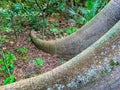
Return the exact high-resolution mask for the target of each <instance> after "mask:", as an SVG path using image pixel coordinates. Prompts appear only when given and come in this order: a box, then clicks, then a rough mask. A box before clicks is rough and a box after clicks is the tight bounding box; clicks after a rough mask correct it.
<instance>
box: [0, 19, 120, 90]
mask: <svg viewBox="0 0 120 90" xmlns="http://www.w3.org/2000/svg"><path fill="white" fill-rule="evenodd" d="M113 46H115V48H113ZM118 54H120V21H119V22H118V23H117V24H116V25H115V26H114V27H113V28H111V29H110V30H109V31H108V32H107V33H106V34H105V35H104V36H102V37H101V38H100V39H99V40H97V41H96V42H95V43H94V44H93V45H91V46H90V47H88V48H87V49H85V50H84V51H83V52H82V53H80V54H78V55H77V56H75V57H74V58H72V59H71V60H69V61H68V62H66V63H65V64H63V65H61V66H58V67H57V68H55V69H53V70H52V71H49V72H46V73H44V74H42V75H39V76H36V77H32V78H29V79H25V80H21V81H18V82H15V83H13V84H9V85H5V86H1V87H0V90H60V89H61V90H80V89H82V86H84V85H85V84H86V83H88V82H90V81H91V80H92V79H94V78H95V77H97V78H98V77H99V75H100V74H101V71H102V70H104V69H105V68H102V67H104V65H107V64H109V63H106V60H107V61H110V60H111V59H112V58H115V57H118V59H119V60H120V55H118Z"/></svg>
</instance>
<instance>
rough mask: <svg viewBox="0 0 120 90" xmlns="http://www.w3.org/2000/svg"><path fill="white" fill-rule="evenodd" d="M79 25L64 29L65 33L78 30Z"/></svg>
mask: <svg viewBox="0 0 120 90" xmlns="http://www.w3.org/2000/svg"><path fill="white" fill-rule="evenodd" d="M77 29H78V28H77V27H69V28H66V29H65V30H64V31H65V33H67V34H68V35H70V34H72V33H74V32H75V31H77Z"/></svg>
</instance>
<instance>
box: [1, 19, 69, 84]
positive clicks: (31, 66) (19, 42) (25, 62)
mask: <svg viewBox="0 0 120 90" xmlns="http://www.w3.org/2000/svg"><path fill="white" fill-rule="evenodd" d="M62 22H65V21H64V20H63V21H62ZM62 22H61V21H60V27H62V28H64V27H66V22H65V23H62ZM61 23H62V24H61ZM68 24H69V23H68V22H67V25H68ZM69 25H70V24H69ZM69 25H68V26H69ZM31 30H32V29H31V28H30V27H29V26H26V27H25V29H24V34H21V35H19V36H18V37H17V38H16V36H15V35H13V34H11V33H6V35H7V36H8V37H9V42H6V43H4V44H3V50H10V51H12V53H14V54H15V56H16V57H17V60H15V63H14V64H15V69H14V75H15V79H16V81H18V80H21V79H25V78H29V77H33V76H36V75H38V74H42V73H44V72H47V71H50V70H52V69H53V68H55V67H57V66H59V65H61V64H62V63H63V60H64V59H63V58H61V57H58V56H52V55H50V54H49V53H46V52H44V51H42V50H39V49H38V48H37V47H36V46H35V45H34V43H33V42H32V41H31V39H30V31H31ZM0 33H1V32H0ZM37 33H38V34H40V31H37ZM65 36H66V34H64V36H63V37H65ZM57 37H58V38H60V37H59V36H57ZM44 39H45V40H51V39H55V37H54V36H44ZM20 47H26V48H27V49H28V51H27V53H24V54H20V53H18V51H17V50H18V48H20ZM35 58H39V59H41V60H43V61H44V65H41V66H36V65H35ZM4 78H5V77H4V76H0V85H3V80H4Z"/></svg>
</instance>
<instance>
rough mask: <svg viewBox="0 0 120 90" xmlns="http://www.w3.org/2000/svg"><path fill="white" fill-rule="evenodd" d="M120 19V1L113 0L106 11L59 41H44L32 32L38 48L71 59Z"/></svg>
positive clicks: (105, 8)
mask: <svg viewBox="0 0 120 90" xmlns="http://www.w3.org/2000/svg"><path fill="white" fill-rule="evenodd" d="M119 19H120V0H111V1H110V2H109V3H108V5H106V7H104V9H103V10H102V11H101V12H100V13H98V14H97V15H96V16H95V17H94V18H93V19H92V20H90V21H89V22H88V23H87V24H86V25H84V26H83V27H82V28H80V29H79V30H78V31H77V32H75V33H73V34H72V35H70V36H68V37H65V38H63V39H59V40H53V41H43V40H41V39H39V38H38V37H36V35H35V33H34V31H32V32H31V37H32V40H33V42H34V43H35V44H36V45H37V47H38V48H40V49H42V50H44V51H46V52H49V53H51V54H56V55H59V56H62V57H63V58H66V59H71V58H72V57H74V56H75V55H77V54H78V53H80V52H82V51H83V50H84V49H86V48H87V47H89V46H90V45H91V44H93V43H94V42H95V41H96V40H98V39H99V38H100V37H101V36H102V35H103V34H105V33H106V32H107V31H108V30H109V29H110V28H111V27H112V26H113V25H114V24H116V22H117V21H118V20H119Z"/></svg>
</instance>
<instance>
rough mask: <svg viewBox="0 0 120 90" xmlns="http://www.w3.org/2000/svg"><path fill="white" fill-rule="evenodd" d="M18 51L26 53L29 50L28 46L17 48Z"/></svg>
mask: <svg viewBox="0 0 120 90" xmlns="http://www.w3.org/2000/svg"><path fill="white" fill-rule="evenodd" d="M17 52H18V53H19V54H26V53H27V52H28V49H27V48H26V47H20V48H18V49H17Z"/></svg>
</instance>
